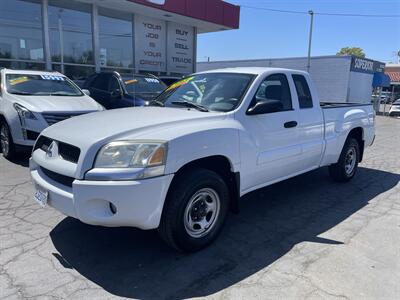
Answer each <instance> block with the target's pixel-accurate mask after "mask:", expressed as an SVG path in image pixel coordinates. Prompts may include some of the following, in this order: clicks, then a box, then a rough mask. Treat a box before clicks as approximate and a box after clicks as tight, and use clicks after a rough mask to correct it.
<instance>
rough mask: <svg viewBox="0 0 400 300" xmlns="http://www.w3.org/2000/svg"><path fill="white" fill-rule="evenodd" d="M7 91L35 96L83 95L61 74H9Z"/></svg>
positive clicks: (7, 76)
mask: <svg viewBox="0 0 400 300" xmlns="http://www.w3.org/2000/svg"><path fill="white" fill-rule="evenodd" d="M6 85H7V92H8V93H10V94H16V95H33V96H39V95H40V96H83V93H82V92H81V90H80V89H79V88H78V87H77V86H76V85H75V84H73V83H72V82H71V81H70V80H69V79H68V78H67V77H65V76H59V75H31V74H29V75H28V74H7V75H6Z"/></svg>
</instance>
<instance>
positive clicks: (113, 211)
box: [110, 202, 117, 215]
mask: <svg viewBox="0 0 400 300" xmlns="http://www.w3.org/2000/svg"><path fill="white" fill-rule="evenodd" d="M110 210H111V212H112V214H113V215H115V214H116V213H117V207H116V206H115V205H114V204H112V203H111V202H110Z"/></svg>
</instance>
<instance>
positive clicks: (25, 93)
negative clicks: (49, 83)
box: [8, 91, 33, 96]
mask: <svg viewBox="0 0 400 300" xmlns="http://www.w3.org/2000/svg"><path fill="white" fill-rule="evenodd" d="M8 92H9V93H10V94H13V95H24V96H32V95H33V94H32V93H27V92H17V91H15V92H14V91H8Z"/></svg>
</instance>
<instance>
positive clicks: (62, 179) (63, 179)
mask: <svg viewBox="0 0 400 300" xmlns="http://www.w3.org/2000/svg"><path fill="white" fill-rule="evenodd" d="M40 170H42V172H43V173H44V174H45V175H46V176H47V177H49V178H50V179H52V180H54V181H55V182H58V183H60V184H62V185H65V186H69V187H72V182H74V180H75V178H72V177H68V176H65V175H61V174H58V173H55V172H53V171H50V170H48V169H46V168H43V167H40Z"/></svg>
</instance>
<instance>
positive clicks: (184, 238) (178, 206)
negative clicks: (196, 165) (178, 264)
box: [158, 169, 229, 252]
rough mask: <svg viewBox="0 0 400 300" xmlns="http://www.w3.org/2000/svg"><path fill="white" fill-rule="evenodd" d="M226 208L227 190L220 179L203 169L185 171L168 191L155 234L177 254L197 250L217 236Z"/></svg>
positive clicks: (227, 201)
mask: <svg viewBox="0 0 400 300" xmlns="http://www.w3.org/2000/svg"><path fill="white" fill-rule="evenodd" d="M228 206H229V191H228V188H227V186H226V183H225V181H224V180H223V178H222V177H221V176H219V175H218V174H217V173H215V172H213V171H210V170H207V169H194V170H191V171H188V172H185V173H184V174H181V175H180V176H179V177H178V178H177V179H176V182H175V184H174V185H173V186H172V187H171V190H170V191H169V192H168V196H167V199H166V203H165V205H164V210H163V214H162V217H161V222H160V226H159V228H158V232H159V234H160V236H161V238H162V239H163V240H164V241H165V242H166V243H167V244H168V245H169V246H171V247H173V248H175V249H177V250H178V251H181V252H195V251H198V250H200V249H202V248H204V247H206V246H208V245H209V244H211V243H212V242H213V241H214V239H215V238H216V237H217V236H218V234H219V233H220V231H221V229H222V227H223V224H224V221H225V218H226V215H227V212H228ZM207 210H209V211H208V212H207ZM200 224H202V225H200Z"/></svg>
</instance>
